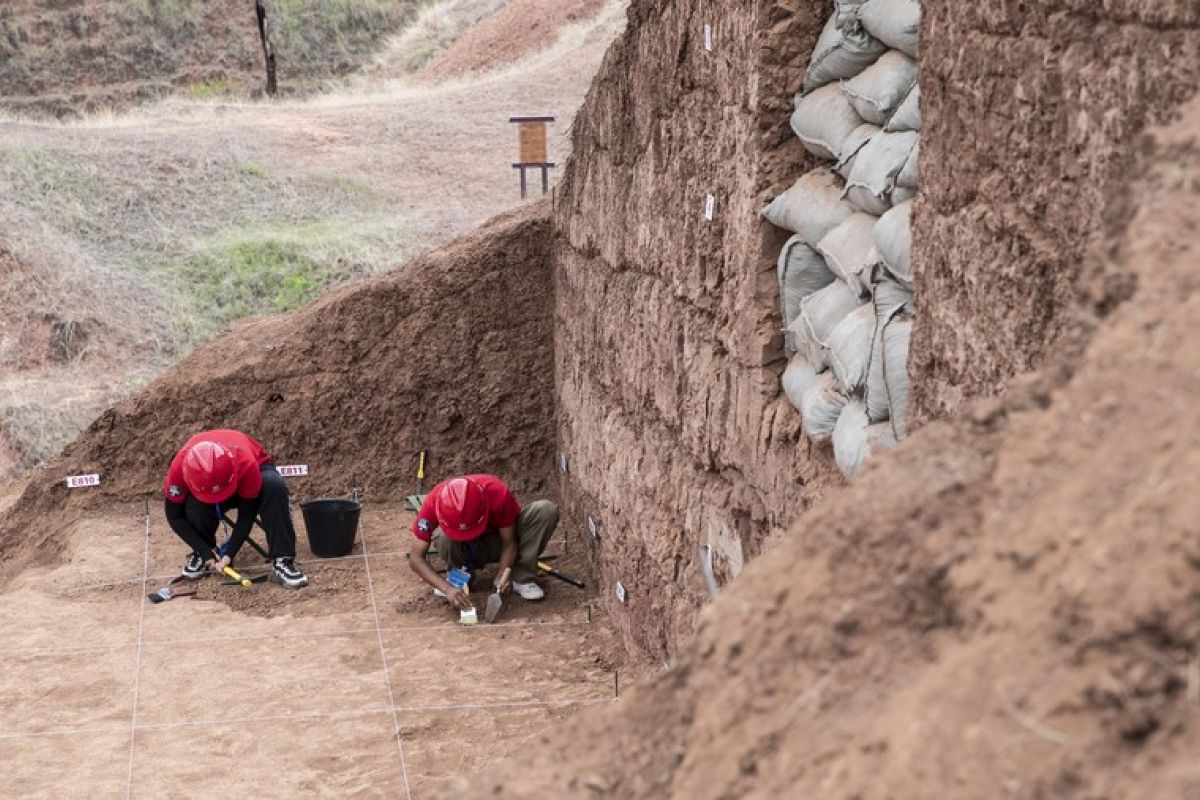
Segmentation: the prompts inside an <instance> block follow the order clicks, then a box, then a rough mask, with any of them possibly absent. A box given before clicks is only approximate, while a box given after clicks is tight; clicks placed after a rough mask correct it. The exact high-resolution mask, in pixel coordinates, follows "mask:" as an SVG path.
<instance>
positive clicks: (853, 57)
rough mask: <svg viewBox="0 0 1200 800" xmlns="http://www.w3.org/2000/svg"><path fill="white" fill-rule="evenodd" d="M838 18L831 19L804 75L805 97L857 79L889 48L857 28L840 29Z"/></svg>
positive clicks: (847, 26) (846, 27)
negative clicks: (831, 85)
mask: <svg viewBox="0 0 1200 800" xmlns="http://www.w3.org/2000/svg"><path fill="white" fill-rule="evenodd" d="M838 16H839V15H838V14H833V15H831V16H830V17H829V21H828V22H826V23H825V28H824V30H822V31H821V38H819V39H818V40H817V46H816V47H815V48H813V58H812V61H811V62H810V63H809V65H808V71H807V72H805V73H804V93H805V94H808V93H809V92H812V91H815V90H816V89H820V88H821V87H822V86H825V85H826V84H828V83H832V82H833V81H836V80H843V79H845V78H853V77H854V76H855V75H857V74H858V73H860V72H862V71H863V70H864V69H866V68H867V67H868V66H870V65H871V64H872V63H873V62H874V61H875V59H877V58H879V56H881V55H883V51H884V50H887V46H886V45H885V44H883V43H882V42H880V41H879V40H878V39H876V38H875V37H874V36H871V35H870V34H868V33H867V32H866V31H864V30H862V29H861V28H859V27H858V26H857V25H844V29H839V28H838V24H837V23H838Z"/></svg>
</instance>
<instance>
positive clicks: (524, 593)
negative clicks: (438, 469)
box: [408, 475, 558, 610]
mask: <svg viewBox="0 0 1200 800" xmlns="http://www.w3.org/2000/svg"><path fill="white" fill-rule="evenodd" d="M557 527H558V506H556V505H555V504H554V503H551V502H550V501H549V500H538V501H536V502H533V503H530V504H529V505H527V506H525V508H521V507H520V506H519V505H518V504H517V499H516V498H515V497H513V494H512V492H511V491H509V489H508V487H507V486H505V485H504V481H502V480H500V479H499V478H497V477H496V476H495V475H467V476H466V477H462V478H450V479H448V480H444V481H442V482H441V483H439V484H438V485H437V486H435V487H433V491H431V492H430V493H429V496H428V497H426V498H425V502H424V503H422V504H421V510H420V511H419V512H418V513H417V518H416V520H415V521H414V522H413V535H414V536H416V537H417V545H416V547H414V548H413V550H412V552H411V553H410V554H409V557H408V565H409V566H410V567H412V570H413V572H415V573H417V575H420V576H421V579H422V580H424V581H425V582H426V583H428V584H429V585H430V586H432V587H433V588H434V589H435V590H437V591H438V592H441V593H442V594H444V595H445V596H446V599H448V600H449V601H450V603H451V604H452V605H454V606H455V607H456V608H459V609H464V610H465V609H469V608H471V599H470V598H469V597H468V596H467V594H466V593H465V592H463V591H462V590H461V589H456V588H454V587H453V586H451V585H450V582H449V581H447V580H445V579H444V578H442V577H441V576H440V575H438V574H437V573H436V572H434V570H433V568H432V567H430V566H429V561H428V560H427V557H428V554H429V548H430V545H432V546H433V549H434V550H435V551H437V554H438V555H440V556H441V557H442V560H443V561H445V562H446V564H447V565H449V567H450V568H451V569H453V568H455V567H465V568H466V569H467V570H468V571H472V570H474V569H476V568H478V567H481V566H483V565H484V564H499V566H498V568H497V573H496V574H497V575H498V576H502V575H504V572H505V569H508V568H511V570H512V571H511V573H510V574H511V578H509V579H507V580H505V581H504V583H503V584H502V585H498V586H497V588H499V590H500V592H501V593H507V592H508V590H509V589H510V588H512V589H514V590H515V591H516V592H517V594H519V595H520V596H521V597H523V598H525V599H526V600H541V599H542V598H543V597H545V595H546V593H545V592H544V591H543V590H542V587H541V586H538V584H537V583H536V582H535V581H534V577H535V576H536V575H537V562H538V558H539V557H540V556H541V554H542V551H543V550H545V549H546V544H547V543H548V542H549V541H550V537H551V536H553V535H554V529H555V528H557Z"/></svg>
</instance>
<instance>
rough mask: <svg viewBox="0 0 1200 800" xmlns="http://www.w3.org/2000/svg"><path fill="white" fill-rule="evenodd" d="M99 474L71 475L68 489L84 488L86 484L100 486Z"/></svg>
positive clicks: (68, 480) (68, 479)
mask: <svg viewBox="0 0 1200 800" xmlns="http://www.w3.org/2000/svg"><path fill="white" fill-rule="evenodd" d="M99 485H100V476H99V475H71V476H70V477H68V478H67V488H68V489H82V488H84V487H85V486H99Z"/></svg>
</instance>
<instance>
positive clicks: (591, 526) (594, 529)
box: [588, 517, 600, 539]
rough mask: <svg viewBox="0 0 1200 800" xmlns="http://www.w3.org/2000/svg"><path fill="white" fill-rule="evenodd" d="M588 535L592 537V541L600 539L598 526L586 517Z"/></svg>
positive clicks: (594, 521) (590, 518)
mask: <svg viewBox="0 0 1200 800" xmlns="http://www.w3.org/2000/svg"><path fill="white" fill-rule="evenodd" d="M588 533H590V534H591V535H592V538H593V539H599V538H600V524H599V523H598V522H596V520H595V519H593V518H592V517H588Z"/></svg>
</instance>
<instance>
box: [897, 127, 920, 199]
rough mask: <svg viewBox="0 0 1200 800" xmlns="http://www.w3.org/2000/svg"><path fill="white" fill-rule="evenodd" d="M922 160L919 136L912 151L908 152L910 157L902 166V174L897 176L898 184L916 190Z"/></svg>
mask: <svg viewBox="0 0 1200 800" xmlns="http://www.w3.org/2000/svg"><path fill="white" fill-rule="evenodd" d="M920 161H921V137H920V136H918V137H917V141H916V143H915V144H914V145H913V148H912V152H911V153H909V154H908V158H906V159H905V160H904V167H903V168H901V170H900V174H899V175H897V176H896V185H897V186H899V187H902V188H904V189H912V190H913V191H916V189H917V181H918V179H919V178H920V173H919V169H918V167H919V164H920Z"/></svg>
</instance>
